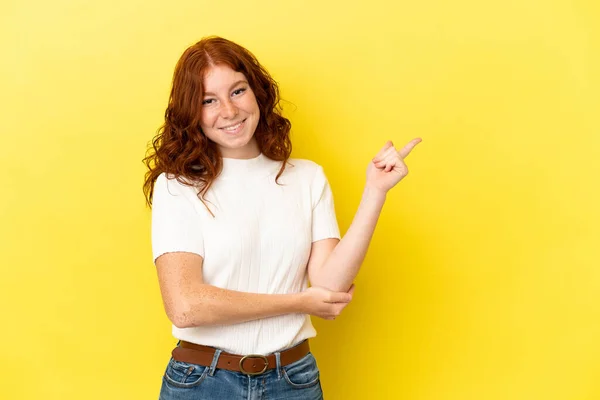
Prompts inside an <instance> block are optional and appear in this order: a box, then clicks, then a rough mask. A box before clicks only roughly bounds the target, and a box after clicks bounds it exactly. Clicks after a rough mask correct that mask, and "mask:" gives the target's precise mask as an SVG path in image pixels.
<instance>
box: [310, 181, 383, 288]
mask: <svg viewBox="0 0 600 400" xmlns="http://www.w3.org/2000/svg"><path fill="white" fill-rule="evenodd" d="M385 197H386V194H385V193H381V192H380V191H377V190H374V189H369V188H365V190H364V192H363V196H362V200H361V203H360V205H359V207H358V211H357V212H356V215H355V216H354V220H353V221H352V224H351V225H350V228H349V229H348V231H347V232H346V234H345V235H344V237H343V238H342V240H341V241H340V240H338V239H325V240H320V241H318V242H315V243H313V246H312V249H311V255H310V259H309V263H308V267H307V268H308V277H309V280H310V283H311V285H313V286H319V287H324V288H326V289H329V290H333V291H336V292H345V291H348V289H349V288H350V286H351V285H352V282H353V281H354V279H355V278H356V275H357V274H358V271H359V269H360V266H361V265H362V263H363V261H364V259H365V256H366V254H367V250H368V248H369V244H370V243H371V238H372V237H373V233H374V232H375V226H376V225H377V220H378V219H379V215H380V214H381V210H382V208H383V204H384V202H385Z"/></svg>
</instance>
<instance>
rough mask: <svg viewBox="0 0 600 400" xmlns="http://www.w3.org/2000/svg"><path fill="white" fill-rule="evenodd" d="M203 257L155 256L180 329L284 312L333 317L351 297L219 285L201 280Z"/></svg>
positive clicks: (165, 296) (167, 303) (173, 318)
mask: <svg viewBox="0 0 600 400" xmlns="http://www.w3.org/2000/svg"><path fill="white" fill-rule="evenodd" d="M202 264H203V258H202V257H201V256H199V255H198V254H194V253H187V252H176V253H166V254H163V255H161V256H160V257H158V258H157V259H156V267H157V273H158V280H159V285H160V290H161V295H162V299H163V304H164V307H165V311H166V313H167V316H168V318H169V319H170V320H171V322H172V323H173V324H174V325H175V326H177V327H178V328H188V327H192V326H201V325H227V324H235V323H241V322H246V321H251V320H255V319H262V318H268V317H274V316H278V315H282V314H290V313H304V314H311V315H316V316H319V317H321V318H326V319H333V318H334V317H335V316H337V315H339V313H340V312H341V310H342V309H343V308H344V307H345V305H346V304H347V303H348V302H349V301H350V300H351V298H352V296H351V294H348V293H332V292H329V291H326V290H308V291H304V292H302V293H293V294H258V293H246V292H239V291H234V290H227V289H222V288H218V287H215V286H212V285H208V284H205V283H204V282H203V279H202Z"/></svg>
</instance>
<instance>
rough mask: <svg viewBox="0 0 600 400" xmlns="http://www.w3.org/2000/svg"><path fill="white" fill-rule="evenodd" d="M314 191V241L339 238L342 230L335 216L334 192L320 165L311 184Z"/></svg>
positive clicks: (312, 191)
mask: <svg viewBox="0 0 600 400" xmlns="http://www.w3.org/2000/svg"><path fill="white" fill-rule="evenodd" d="M311 193H312V205H313V208H312V241H313V242H316V241H317V240H321V239H328V238H338V239H340V230H339V227H338V223H337V219H336V216H335V207H334V204H333V193H332V192H331V187H330V186H329V182H328V181H327V177H326V176H325V172H324V171H323V167H321V166H320V165H319V166H318V167H317V171H316V173H315V176H314V177H313V180H312V184H311Z"/></svg>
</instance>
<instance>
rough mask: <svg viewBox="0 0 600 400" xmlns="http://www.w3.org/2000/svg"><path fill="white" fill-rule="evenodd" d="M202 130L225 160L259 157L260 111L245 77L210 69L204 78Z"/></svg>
mask: <svg viewBox="0 0 600 400" xmlns="http://www.w3.org/2000/svg"><path fill="white" fill-rule="evenodd" d="M203 85H204V97H203V100H202V118H201V121H200V126H201V128H202V131H203V132H204V134H205V135H206V136H207V137H208V138H209V139H210V140H212V141H213V142H215V143H216V144H217V146H218V147H219V149H220V150H221V155H222V156H223V157H226V158H254V157H257V156H258V155H259V154H260V150H259V148H258V144H257V142H256V138H255V137H254V131H255V130H256V126H257V125H258V119H259V117H260V110H259V108H258V103H257V102H256V97H254V92H252V89H251V88H250V85H249V84H248V81H247V79H246V77H245V76H244V74H243V73H241V72H236V71H234V70H232V69H231V68H229V67H228V66H226V65H217V66H213V67H210V68H209V69H208V71H207V72H206V74H205V76H204V82H203Z"/></svg>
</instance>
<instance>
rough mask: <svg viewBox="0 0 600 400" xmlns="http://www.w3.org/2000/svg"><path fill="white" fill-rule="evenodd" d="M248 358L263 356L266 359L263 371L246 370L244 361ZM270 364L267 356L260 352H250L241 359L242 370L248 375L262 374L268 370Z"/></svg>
mask: <svg viewBox="0 0 600 400" xmlns="http://www.w3.org/2000/svg"><path fill="white" fill-rule="evenodd" d="M247 358H262V359H263V360H264V362H265V367H264V368H263V369H262V371H259V372H249V371H246V370H245V369H244V361H245V360H246V359H247ZM268 366H269V360H267V357H265V356H263V355H260V354H248V355H247V356H244V357H242V359H241V360H240V371H242V372H243V373H244V374H246V375H260V374H262V373H263V372H265V371H266V370H267V367H268Z"/></svg>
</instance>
